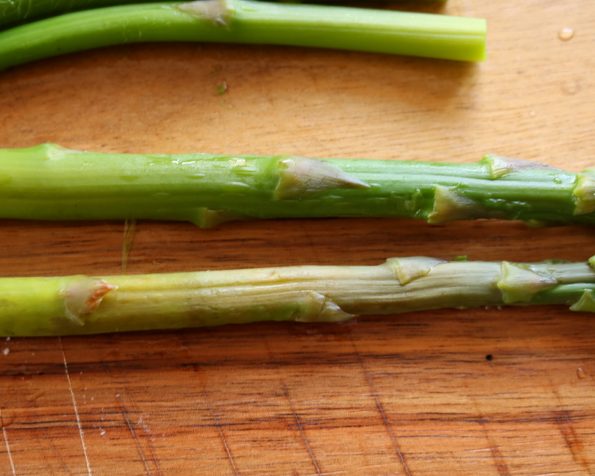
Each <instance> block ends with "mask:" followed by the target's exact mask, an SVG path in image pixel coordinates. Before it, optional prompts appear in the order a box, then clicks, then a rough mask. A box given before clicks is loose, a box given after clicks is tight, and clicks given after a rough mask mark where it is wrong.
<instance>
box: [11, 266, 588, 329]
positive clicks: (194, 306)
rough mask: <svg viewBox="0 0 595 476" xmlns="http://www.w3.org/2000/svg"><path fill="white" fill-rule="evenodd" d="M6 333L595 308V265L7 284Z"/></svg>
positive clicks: (277, 271) (259, 272)
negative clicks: (486, 308) (499, 308)
mask: <svg viewBox="0 0 595 476" xmlns="http://www.w3.org/2000/svg"><path fill="white" fill-rule="evenodd" d="M0 296H2V299H1V300H0V334H1V335H6V336H45V335H69V334H94V333H102V332H120V331H135V330H149V329H177V328H185V327H197V326H215V325H222V324H240V323H248V322H256V321H300V322H337V321H343V320H346V319H349V318H350V317H352V316H356V315H380V314H397V313H402V312H410V311H420V310H429V309H438V308H474V307H478V306H502V305H530V304H562V305H568V306H570V309H571V310H573V311H583V312H595V257H593V258H591V260H590V261H589V263H561V262H556V263H554V262H543V263H533V264H526V263H510V262H507V261H504V262H482V261H475V262H473V261H469V262H465V261H453V262H447V261H442V260H439V259H435V258H426V257H411V258H391V259H389V260H387V261H386V262H385V263H384V264H381V265H379V266H297V267H286V268H261V269H245V270H230V271H203V272H195V273H176V274H153V275H136V276H134V275H131V276H107V277H87V276H69V277H53V278H0Z"/></svg>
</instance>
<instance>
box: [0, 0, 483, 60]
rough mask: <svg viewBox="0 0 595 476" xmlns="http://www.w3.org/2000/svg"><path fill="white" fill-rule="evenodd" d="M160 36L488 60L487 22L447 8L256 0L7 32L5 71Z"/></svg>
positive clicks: (138, 8)
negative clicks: (437, 10) (407, 9)
mask: <svg viewBox="0 0 595 476" xmlns="http://www.w3.org/2000/svg"><path fill="white" fill-rule="evenodd" d="M29 3H30V2H29ZM156 41H167V42H171V41H201V42H221V43H250V44H276V45H290V46H308V47H320V48H337V49H346V50H355V51H368V52H375V53H389V54H401V55H413V56H424V57H431V58H442V59H451V60H460V61H481V60H483V59H484V57H485V41H486V23H485V21H484V20H482V19H476V18H465V17H453V16H447V15H432V14H424V13H409V12H397V11H391V10H374V9H364V8H349V7H338V6H325V5H301V4H283V3H270V2H260V1H251V0H199V1H194V2H166V3H163V2H160V3H147V4H140V5H122V6H115V7H106V8H98V9H93V10H86V11H81V12H74V13H68V14H64V15H60V16H57V17H54V18H48V19H45V20H40V21H37V22H33V23H29V24H25V25H22V26H17V27H14V28H11V29H8V30H5V31H2V32H0V70H1V69H6V68H8V67H11V66H15V65H18V64H23V63H27V62H30V61H34V60H38V59H41V58H47V57H51V56H56V55H60V54H64V53H71V52H75V51H82V50H88V49H91V48H98V47H101V46H109V45H118V44H125V43H142V42H156Z"/></svg>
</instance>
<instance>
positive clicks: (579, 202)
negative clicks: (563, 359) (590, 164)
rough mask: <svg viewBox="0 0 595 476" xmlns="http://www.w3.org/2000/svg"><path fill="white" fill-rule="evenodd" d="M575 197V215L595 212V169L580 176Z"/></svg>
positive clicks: (575, 188) (574, 192)
mask: <svg viewBox="0 0 595 476" xmlns="http://www.w3.org/2000/svg"><path fill="white" fill-rule="evenodd" d="M573 196H574V199H575V207H574V213H575V215H584V214H586V213H593V212H595V169H589V170H586V171H584V172H583V173H581V174H578V179H577V183H576V186H575V187H574V191H573Z"/></svg>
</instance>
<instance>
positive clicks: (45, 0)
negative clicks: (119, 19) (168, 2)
mask: <svg viewBox="0 0 595 476" xmlns="http://www.w3.org/2000/svg"><path fill="white" fill-rule="evenodd" d="M152 1H159V0H76V1H71V0H68V1H65V0H62V1H60V0H0V29H2V28H5V27H7V26H12V25H16V24H19V23H25V22H31V21H33V20H38V19H40V18H46V17H49V16H54V15H58V14H61V13H67V12H72V11H77V10H89V9H92V8H99V7H107V6H112V5H122V4H129V3H150V2H152Z"/></svg>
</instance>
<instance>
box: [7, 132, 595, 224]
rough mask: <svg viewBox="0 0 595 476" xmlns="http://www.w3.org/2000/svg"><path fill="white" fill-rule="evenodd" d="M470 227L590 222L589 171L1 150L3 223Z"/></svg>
mask: <svg viewBox="0 0 595 476" xmlns="http://www.w3.org/2000/svg"><path fill="white" fill-rule="evenodd" d="M298 217H412V218H419V219H424V220H427V221H428V222H430V223H444V222H448V221H451V220H461V219H473V218H499V219H515V220H524V221H527V222H540V223H582V224H587V225H594V224H595V171H594V170H593V169H590V170H586V171H584V172H582V173H578V174H577V173H571V172H565V171H563V170H559V169H556V168H553V167H548V166H546V165H540V164H535V163H529V162H522V161H515V160H510V159H505V158H501V157H496V156H486V157H485V158H484V159H483V160H481V161H480V162H477V163H470V164H469V163H465V164H463V163H461V164H445V163H424V162H414V161H398V160H371V159H324V160H322V159H309V158H304V157H284V156H269V157H257V156H224V155H207V154H179V155H156V154H152V155H148V154H147V155H140V154H106V153H93V152H80V151H75V150H69V149H65V148H61V147H58V146H55V145H51V144H46V145H41V146H37V147H32V148H25V149H0V218H12V219H35V220H74V219H84V220H104V219H152V220H182V221H190V222H193V223H195V224H197V225H198V226H201V227H212V226H215V225H217V224H219V223H221V222H224V221H228V220H234V219H249V218H298Z"/></svg>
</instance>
